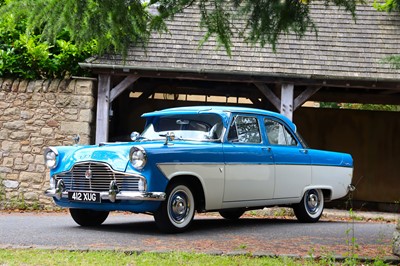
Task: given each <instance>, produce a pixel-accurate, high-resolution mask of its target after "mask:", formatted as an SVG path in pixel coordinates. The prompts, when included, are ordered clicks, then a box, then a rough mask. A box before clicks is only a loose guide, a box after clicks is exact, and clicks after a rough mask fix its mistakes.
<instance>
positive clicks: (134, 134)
mask: <svg viewBox="0 0 400 266" xmlns="http://www.w3.org/2000/svg"><path fill="white" fill-rule="evenodd" d="M139 136H140V133H139V132H136V131H134V132H132V133H131V140H132V141H136V140H137V139H138V138H139Z"/></svg>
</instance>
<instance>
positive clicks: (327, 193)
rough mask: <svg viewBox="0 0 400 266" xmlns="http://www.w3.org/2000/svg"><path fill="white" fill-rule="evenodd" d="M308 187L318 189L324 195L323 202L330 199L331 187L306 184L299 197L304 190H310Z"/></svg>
mask: <svg viewBox="0 0 400 266" xmlns="http://www.w3.org/2000/svg"><path fill="white" fill-rule="evenodd" d="M310 189H320V190H321V191H322V194H323V195H324V201H325V202H329V201H331V200H332V190H333V189H332V187H329V186H307V187H305V188H304V190H303V194H302V195H301V197H303V195H304V194H305V193H306V191H308V190H310Z"/></svg>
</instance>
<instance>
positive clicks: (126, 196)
mask: <svg viewBox="0 0 400 266" xmlns="http://www.w3.org/2000/svg"><path fill="white" fill-rule="evenodd" d="M44 194H45V195H46V196H49V197H55V198H57V199H64V198H65V199H67V198H68V192H67V191H63V192H61V193H59V192H57V189H48V190H46V191H45V192H44ZM100 197H101V199H102V200H110V201H111V202H115V200H151V201H164V200H165V193H164V192H132V191H121V192H118V193H117V194H115V195H110V193H109V192H100ZM114 197H115V198H114Z"/></svg>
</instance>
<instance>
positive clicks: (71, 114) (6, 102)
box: [0, 79, 95, 209]
mask: <svg viewBox="0 0 400 266" xmlns="http://www.w3.org/2000/svg"><path fill="white" fill-rule="evenodd" d="M93 87H94V85H93V81H88V80H40V81H26V80H5V79H0V209H4V208H43V207H46V208H53V207H54V205H53V204H52V200H51V199H49V198H47V197H45V196H44V194H43V191H44V189H46V188H48V186H49V184H48V183H49V175H48V169H46V167H45V165H44V160H43V151H44V148H45V147H47V146H56V145H72V144H73V143H74V141H73V138H72V137H73V136H74V134H79V135H80V143H81V144H89V143H91V142H92V140H91V135H92V134H91V132H92V121H93V117H94V113H93V112H94V107H95V98H94V96H93Z"/></svg>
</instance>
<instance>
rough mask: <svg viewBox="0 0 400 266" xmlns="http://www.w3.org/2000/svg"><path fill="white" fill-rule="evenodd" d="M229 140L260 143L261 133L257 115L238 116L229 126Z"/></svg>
mask: <svg viewBox="0 0 400 266" xmlns="http://www.w3.org/2000/svg"><path fill="white" fill-rule="evenodd" d="M228 141H231V142H240V143H260V142H261V134H260V128H259V125H258V121H257V118H256V117H249V116H239V115H238V116H236V117H235V118H234V119H233V120H232V123H231V125H230V127H229V134H228Z"/></svg>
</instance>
